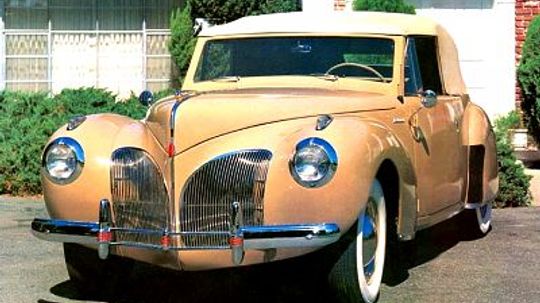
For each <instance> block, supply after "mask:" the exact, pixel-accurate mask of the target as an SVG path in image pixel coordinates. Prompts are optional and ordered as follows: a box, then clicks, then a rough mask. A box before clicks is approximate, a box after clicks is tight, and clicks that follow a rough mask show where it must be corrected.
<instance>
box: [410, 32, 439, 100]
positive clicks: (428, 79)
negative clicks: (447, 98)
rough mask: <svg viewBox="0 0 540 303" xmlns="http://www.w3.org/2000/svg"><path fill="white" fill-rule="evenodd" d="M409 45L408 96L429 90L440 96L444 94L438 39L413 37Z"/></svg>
mask: <svg viewBox="0 0 540 303" xmlns="http://www.w3.org/2000/svg"><path fill="white" fill-rule="evenodd" d="M407 45H408V48H407V62H406V65H405V92H406V94H407V95H411V94H418V93H419V92H422V91H424V90H428V89H429V90H432V91H434V92H435V93H437V94H438V95H440V94H442V93H443V88H442V82H441V74H440V69H439V58H438V54H437V39H436V38H435V37H428V36H423V37H411V38H409V40H408V44H407ZM418 79H419V80H418Z"/></svg>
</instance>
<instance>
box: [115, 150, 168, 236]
mask: <svg viewBox="0 0 540 303" xmlns="http://www.w3.org/2000/svg"><path fill="white" fill-rule="evenodd" d="M111 194H112V204H113V212H114V216H115V220H114V221H115V224H116V226H117V227H121V228H132V229H139V228H146V229H161V230H165V229H168V228H169V220H170V214H169V198H168V196H167V190H166V187H165V184H164V181H163V177H162V175H161V172H160V171H159V169H158V167H157V165H156V164H155V162H154V161H153V160H152V159H151V158H150V156H149V155H148V154H147V153H146V152H144V151H142V150H140V149H136V148H120V149H117V150H116V151H114V153H113V154H112V165H111ZM116 236H117V240H118V241H133V242H142V243H148V244H159V243H160V236H159V235H144V234H134V233H125V232H117V233H116Z"/></svg>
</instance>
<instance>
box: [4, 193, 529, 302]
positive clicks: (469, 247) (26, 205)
mask: <svg viewBox="0 0 540 303" xmlns="http://www.w3.org/2000/svg"><path fill="white" fill-rule="evenodd" d="M43 214H44V210H43V204H42V203H40V202H39V201H28V200H24V199H12V198H9V199H8V198H5V197H0V302H10V303H16V302H25V303H26V302H39V303H47V302H49V303H51V302H81V301H83V302H86V301H88V302H228V301H230V300H236V301H237V302H330V301H331V300H330V299H329V298H328V296H327V294H326V292H325V287H324V282H323V281H322V280H321V279H318V278H317V277H316V275H314V274H312V272H313V271H312V269H313V268H316V267H317V264H316V262H317V260H313V259H310V260H309V261H308V262H305V261H304V262H298V261H295V262H282V263H279V264H278V266H276V265H272V266H263V267H259V268H256V269H255V270H253V269H248V270H246V269H243V270H234V271H215V272H206V273H187V274H185V273H176V272H170V271H163V270H160V269H156V268H152V267H147V266H145V265H143V264H139V265H138V266H137V267H136V270H135V274H134V275H133V276H132V277H131V278H130V279H129V280H128V279H126V282H125V283H124V284H123V285H122V287H121V288H119V289H117V291H116V292H115V293H114V294H113V295H103V294H92V295H82V294H81V293H79V292H78V291H77V290H76V288H75V285H73V284H72V283H71V282H70V281H69V280H68V277H67V273H66V271H65V269H64V263H63V257H62V249H61V245H60V244H56V243H47V242H43V241H40V240H37V239H36V238H34V237H32V236H31V235H30V233H29V224H30V222H31V219H32V218H33V217H34V216H39V215H43ZM414 244H415V247H416V249H414V250H411V251H410V252H409V256H408V257H407V258H406V260H405V263H406V264H405V269H406V275H405V276H404V278H403V279H402V280H400V281H396V283H393V284H394V285H386V284H385V285H383V289H382V295H381V298H380V301H379V302H430V303H431V302H539V300H540V278H539V273H540V261H539V260H540V259H539V257H540V208H528V209H526V208H523V209H505V210H496V211H495V212H494V228H493V230H492V231H491V232H490V233H489V234H488V235H487V236H486V237H484V238H482V239H469V238H467V236H466V233H464V231H463V230H461V229H460V228H459V226H457V222H456V221H455V220H451V221H449V222H445V223H443V224H440V225H438V226H435V227H433V228H430V229H428V230H425V231H422V232H420V233H419V234H418V237H417V239H416V240H415V243H414Z"/></svg>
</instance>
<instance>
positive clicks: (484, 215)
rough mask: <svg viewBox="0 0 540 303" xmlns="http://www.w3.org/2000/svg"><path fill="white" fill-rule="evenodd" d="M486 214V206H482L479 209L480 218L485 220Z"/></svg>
mask: <svg viewBox="0 0 540 303" xmlns="http://www.w3.org/2000/svg"><path fill="white" fill-rule="evenodd" d="M487 212H488V205H487V204H485V205H484V206H482V207H480V216H481V217H482V219H485V218H486V214H487Z"/></svg>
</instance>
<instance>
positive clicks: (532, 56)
mask: <svg viewBox="0 0 540 303" xmlns="http://www.w3.org/2000/svg"><path fill="white" fill-rule="evenodd" d="M517 76H518V82H519V85H520V87H521V92H522V96H523V100H522V102H521V109H522V111H523V120H524V122H525V125H527V128H528V129H529V134H530V135H531V136H532V137H533V138H534V139H535V141H536V143H539V144H540V16H537V17H535V18H534V19H533V20H532V21H531V24H530V25H529V28H528V29H527V38H525V43H524V44H523V53H522V57H521V61H520V62H519V67H518V70H517Z"/></svg>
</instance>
